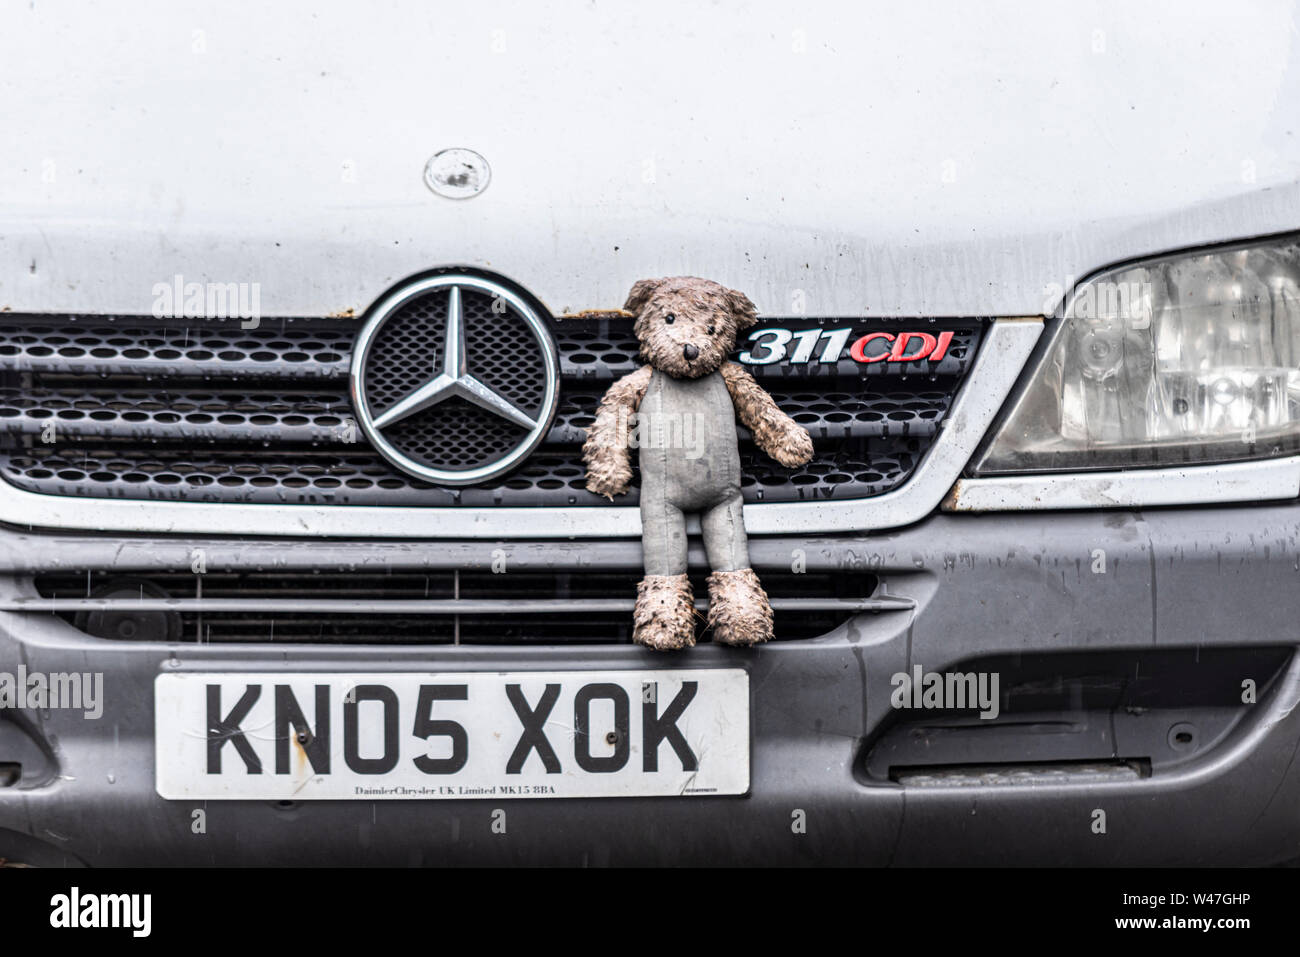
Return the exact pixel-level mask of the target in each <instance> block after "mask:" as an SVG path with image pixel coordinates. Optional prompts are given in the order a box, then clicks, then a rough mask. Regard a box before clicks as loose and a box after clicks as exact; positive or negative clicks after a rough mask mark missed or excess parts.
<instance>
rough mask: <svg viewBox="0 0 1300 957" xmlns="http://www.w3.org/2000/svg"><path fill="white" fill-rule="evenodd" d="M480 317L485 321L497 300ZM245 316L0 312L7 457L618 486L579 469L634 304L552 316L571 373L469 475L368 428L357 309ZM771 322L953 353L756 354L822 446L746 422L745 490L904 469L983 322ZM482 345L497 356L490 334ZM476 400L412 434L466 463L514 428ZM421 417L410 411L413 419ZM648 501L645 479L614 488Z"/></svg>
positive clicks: (480, 490) (263, 488)
mask: <svg viewBox="0 0 1300 957" xmlns="http://www.w3.org/2000/svg"><path fill="white" fill-rule="evenodd" d="M467 321H469V320H467ZM473 321H476V322H478V323H479V324H480V326H481V327H483V328H488V327H490V320H489V318H488V317H486V316H477V317H476V318H475V319H474V320H473ZM240 325H241V324H240V321H239V320H237V319H230V320H219V319H212V320H202V319H153V318H142V317H121V316H93V317H90V316H85V317H82V316H59V317H51V316H23V315H15V314H5V315H3V316H0V423H2V424H3V432H2V433H0V475H2V476H3V477H4V478H5V479H7V480H8V481H9V482H11V483H12V484H14V485H16V486H18V487H19V488H23V489H26V490H28V491H33V492H41V493H46V494H52V495H65V496H83V497H92V498H125V499H141V500H166V501H194V502H241V503H273V504H314V505H322V504H325V505H327V504H338V505H429V506H458V505H463V506H471V507H473V506H478V507H484V506H487V507H490V506H496V505H511V506H573V505H578V506H593V507H599V506H601V505H604V504H607V503H606V501H605V500H604V499H602V498H600V497H598V496H594V495H592V494H590V493H588V492H587V491H586V490H585V488H584V487H583V483H584V469H583V465H582V460H581V443H582V440H583V437H584V435H583V430H584V429H585V428H586V426H588V425H589V424H590V423H591V421H592V417H593V413H594V410H595V406H596V403H597V402H598V401H599V398H600V396H601V394H602V393H603V392H604V390H605V389H606V388H607V387H608V385H609V384H610V382H612V381H613V380H614V379H615V378H617V377H618V376H621V375H624V374H626V373H628V372H631V371H632V370H633V369H635V368H636V366H637V344H636V341H635V339H634V338H633V336H632V332H631V323H630V322H629V321H628V320H621V319H607V318H566V319H561V320H552V321H551V328H552V331H553V335H554V337H555V339H556V343H557V348H558V353H559V363H560V370H561V375H562V381H561V395H560V404H559V409H558V412H557V414H556V417H555V420H554V423H553V425H552V427H551V429H550V432H549V433H548V435H547V436H546V438H545V440H544V441H543V443H542V444H541V445H540V446H539V447H538V449H537V451H535V452H534V453H533V454H532V455H531V456H529V457H528V458H527V459H526V460H525V461H524V462H523V463H522V465H521V466H520V467H519V468H517V469H515V470H514V471H512V472H510V473H508V474H506V475H503V476H500V477H498V478H495V479H492V480H489V481H486V482H484V483H481V484H478V485H474V486H470V487H466V488H459V489H457V488H447V487H442V486H436V485H432V484H430V483H428V482H425V481H422V480H420V479H417V478H413V477H411V476H408V475H406V474H405V473H403V472H401V471H399V470H398V469H396V468H395V467H393V466H392V465H390V464H389V463H388V462H387V460H385V459H384V458H383V457H382V456H381V455H380V454H379V453H378V452H377V451H375V450H374V449H373V448H371V447H370V446H369V444H368V443H367V442H366V440H365V437H364V435H363V434H362V433H361V432H360V430H359V429H358V427H357V425H356V422H355V419H354V416H353V412H352V408H351V404H350V401H349V397H348V391H347V375H348V364H349V359H350V352H351V346H352V341H353V339H354V337H355V335H356V333H357V331H358V329H359V328H360V325H361V323H360V320H356V319H326V318H277V319H264V320H262V322H261V324H260V325H259V327H258V328H255V329H242V328H240ZM763 325H764V326H782V327H785V328H789V329H798V328H810V327H818V326H821V327H824V328H827V329H834V328H844V327H846V326H851V327H852V328H853V336H855V337H856V336H858V335H861V334H864V333H865V332H868V331H880V330H883V331H891V332H902V331H924V332H929V333H931V334H935V333H938V332H940V331H951V332H953V338H952V342H951V345H950V347H949V349H948V352H947V355H946V356H945V357H944V358H943V359H942V360H941V361H940V362H938V363H933V364H931V363H929V362H916V363H908V364H895V363H885V362H880V363H874V364H870V365H862V364H859V363H856V362H854V361H852V360H850V359H845V360H842V361H840V362H838V363H833V362H832V363H820V362H817V361H815V360H814V361H812V362H809V363H805V364H800V365H794V364H788V363H783V364H775V365H755V366H749V367H748V368H749V369H750V371H751V372H752V373H753V374H754V375H755V376H756V377H757V378H758V379H759V380H760V381H761V382H762V383H763V384H764V386H765V387H766V388H767V389H768V390H769V391H770V392H771V393H772V394H773V396H774V397H775V398H776V400H777V402H778V404H780V406H781V407H782V408H783V409H785V410H786V411H787V412H788V413H790V414H791V415H792V416H793V417H794V418H795V419H796V420H797V421H798V422H800V423H801V424H803V425H804V426H805V427H806V428H807V429H808V430H809V432H810V433H811V434H812V436H813V440H814V445H815V449H816V455H815V458H814V459H813V461H812V462H810V463H809V464H808V465H806V466H803V467H801V468H797V469H786V468H782V467H781V466H779V465H777V464H776V463H775V462H773V461H772V460H771V459H769V458H768V457H767V456H766V455H764V454H763V453H761V452H760V451H758V450H757V449H755V448H754V446H753V445H752V443H751V442H750V441H749V440H748V437H747V436H746V435H745V433H744V431H743V430H742V431H741V435H742V443H741V459H742V466H743V468H744V472H745V478H744V487H743V493H744V496H745V500H746V501H747V502H751V503H754V502H797V501H825V500H828V499H846V498H863V497H868V496H873V495H878V494H881V493H883V492H887V491H890V490H891V489H894V488H897V487H898V486H899V485H901V484H902V483H903V482H904V481H906V479H907V478H908V476H909V475H910V474H911V472H912V470H913V469H914V468H915V467H916V464H917V462H918V461H919V460H920V458H921V457H922V456H923V455H924V453H925V452H926V450H927V449H928V448H929V446H930V444H931V443H932V442H933V441H934V439H935V436H936V435H937V433H938V430H939V426H940V423H941V422H942V420H943V418H944V416H945V415H946V414H947V411H948V408H949V406H950V404H951V402H952V400H953V397H954V396H955V394H956V391H957V389H958V387H959V385H960V383H961V380H962V377H963V376H964V375H965V373H966V371H967V369H968V368H969V366H970V364H971V362H972V360H973V358H974V356H975V353H976V350H977V348H978V344H979V339H980V335H981V329H982V326H981V323H980V322H979V321H978V320H880V319H872V320H865V319H858V320H852V319H829V318H828V319H820V320H817V319H812V320H809V319H800V320H797V321H791V320H769V321H768V322H767V323H764V324H763ZM762 327H763V326H760V328H762ZM496 346H497V347H500V348H503V349H505V348H512V346H511V345H510V343H505V344H500V343H498V344H496ZM403 348H405V349H407V350H408V351H409V350H417V351H418V350H419V349H424V351H425V352H428V347H427V344H426V345H425V346H420V345H419V344H416V343H407V344H400V343H397V344H392V345H391V348H390V349H389V351H391V352H393V361H394V362H396V357H397V356H398V355H400V354H401V351H402V349H403ZM494 348H495V347H494ZM435 351H436V345H435ZM420 355H422V356H423V358H424V359H431V358H432V354H429V355H424V353H423V352H422V353H420ZM418 358H419V357H417V359H418ZM471 358H473V357H471ZM479 358H480V360H481V361H480V365H484V364H488V365H490V362H489V359H488V358H487V356H486V354H485V355H484V356H481V357H479ZM484 374H485V375H487V376H489V377H490V376H491V375H493V374H494V373H493V372H492V371H491V369H488V371H486V372H485V373H484ZM496 384H497V385H498V386H500V387H502V388H515V389H516V391H517V392H518V398H519V402H520V403H521V404H524V405H526V404H527V403H528V402H529V401H531V399H530V396H531V395H532V393H531V392H529V391H528V390H529V389H530V388H531V384H529V383H523V382H520V383H516V384H514V385H513V386H511V384H510V382H509V381H508V380H507V379H502V381H501V382H499V383H496ZM390 398H391V397H390ZM452 411H454V410H452ZM461 411H462V412H464V416H463V417H462V418H460V419H458V420H456V421H457V422H458V426H457V428H456V429H453V430H448V429H442V430H440V431H439V432H438V434H436V435H430V436H427V437H425V438H427V441H425V440H424V439H422V437H421V436H420V435H416V436H415V437H414V440H413V441H412V442H408V443H407V444H408V447H411V448H418V449H423V450H424V453H423V454H426V455H428V456H430V457H433V458H436V457H438V456H443V457H444V461H446V458H445V457H446V456H451V457H452V458H453V459H455V461H456V462H458V463H459V464H458V465H457V466H456V467H464V468H468V467H473V466H474V465H475V464H477V463H478V462H480V461H481V460H482V459H483V457H484V456H490V455H491V454H493V452H494V450H497V449H498V446H500V445H501V444H502V443H503V442H504V443H508V442H510V441H513V440H515V439H517V436H515V435H514V434H513V433H510V432H509V429H505V430H502V428H501V426H500V425H499V423H500V420H494V422H493V423H491V424H489V423H488V422H487V421H479V419H478V418H477V416H478V412H477V410H474V409H472V407H468V406H467V407H466V408H465V409H463V410H461ZM421 427H422V426H421V425H420V423H419V421H417V420H412V426H411V428H412V429H417V430H418V429H419V428H421ZM493 430H496V431H493ZM496 432H501V433H502V434H501V435H497V434H496ZM407 438H410V437H409V436H408V437H407ZM456 456H459V458H456ZM634 459H635V457H634ZM636 501H637V496H636V491H635V489H634V490H633V492H632V493H631V494H630V495H628V496H627V497H624V498H620V499H619V500H618V504H634V503H635V502H636Z"/></svg>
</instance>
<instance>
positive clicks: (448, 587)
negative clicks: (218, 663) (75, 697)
mask: <svg viewBox="0 0 1300 957" xmlns="http://www.w3.org/2000/svg"><path fill="white" fill-rule="evenodd" d="M759 574H760V576H761V577H762V580H763V584H764V587H765V588H766V589H767V591H768V594H769V596H770V598H771V601H772V605H773V609H774V612H775V617H776V637H777V639H778V640H791V639H804V638H812V637H817V636H819V635H823V634H826V633H827V632H830V631H833V630H834V629H835V628H837V627H839V626H840V625H842V624H844V623H845V622H846V621H848V620H849V619H851V618H852V617H853V616H854V615H858V614H862V613H866V612H881V611H894V610H904V609H907V608H911V607H912V604H913V603H912V602H911V600H910V599H905V598H894V597H890V596H876V595H874V592H875V590H876V587H877V584H878V582H877V580H876V579H875V578H874V577H872V576H870V575H862V574H846V573H843V572H835V573H802V574H797V575H796V574H791V573H790V572H788V571H786V572H784V573H782V572H780V571H778V570H762V569H760V571H759ZM639 578H640V575H639V573H635V572H630V571H629V572H593V571H589V570H582V571H573V572H561V573H544V572H518V571H512V572H510V573H508V574H505V575H494V574H492V573H490V572H486V573H485V572H455V571H439V572H433V573H430V574H411V573H392V574H386V573H360V574H357V573H350V572H349V573H342V572H324V573H318V574H317V573H281V572H272V573H262V572H246V573H241V572H221V573H208V574H204V575H192V574H182V573H149V574H148V575H147V577H141V578H131V577H123V576H121V575H117V574H112V575H110V574H108V573H103V572H87V573H84V574H54V575H42V576H38V577H37V579H36V590H37V594H38V596H39V597H31V598H17V599H10V600H8V601H3V602H0V607H2V608H3V609H4V610H11V611H25V612H33V613H36V612H47V613H48V612H53V613H55V614H58V615H59V616H60V617H62V618H63V619H64V620H65V621H67V622H69V623H70V624H73V625H74V626H76V627H77V628H79V629H80V630H82V631H85V632H87V633H89V634H93V635H96V636H97V637H101V638H109V639H115V640H160V641H186V642H204V643H222V642H236V643H247V642H257V643H263V642H285V643H354V642H355V643H378V644H393V643H401V644H593V643H601V644H610V643H615V644H617V643H627V642H630V641H631V640H632V635H631V630H632V617H631V610H632V605H633V602H634V598H635V595H636V583H637V580H638V579H639ZM693 578H694V576H693ZM694 585H695V594H696V595H697V596H699V597H698V601H697V605H698V606H700V610H701V613H700V615H699V622H698V624H699V628H698V629H697V640H699V641H708V640H709V634H708V630H707V629H706V628H705V627H704V616H703V607H704V605H705V598H706V596H707V595H708V591H707V588H706V586H705V582H704V579H703V577H702V576H700V577H699V578H698V580H696V581H694Z"/></svg>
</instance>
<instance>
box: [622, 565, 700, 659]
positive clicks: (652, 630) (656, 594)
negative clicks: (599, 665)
mask: <svg viewBox="0 0 1300 957" xmlns="http://www.w3.org/2000/svg"><path fill="white" fill-rule="evenodd" d="M632 621H633V624H634V626H635V627H634V628H633V631H632V640H633V641H634V642H636V643H637V644H638V645H645V646H646V647H647V648H653V649H655V650H656V651H676V650H678V649H680V648H689V647H691V646H692V645H694V644H695V597H694V595H693V594H692V593H691V582H690V579H688V578H687V577H686V576H685V575H646V576H645V578H643V579H641V581H640V582H639V583H638V584H637V586H636V608H635V610H634V611H633V612H632Z"/></svg>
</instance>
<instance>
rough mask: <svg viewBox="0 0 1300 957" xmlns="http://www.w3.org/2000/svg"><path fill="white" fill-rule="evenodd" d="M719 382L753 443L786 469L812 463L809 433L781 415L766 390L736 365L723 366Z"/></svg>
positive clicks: (733, 363) (778, 407) (732, 363)
mask: <svg viewBox="0 0 1300 957" xmlns="http://www.w3.org/2000/svg"><path fill="white" fill-rule="evenodd" d="M722 380H723V381H724V382H725V383H726V384H727V391H728V392H729V393H730V394H731V402H732V404H733V405H734V406H735V407H736V415H737V416H738V417H739V419H740V422H741V424H742V425H743V426H745V428H747V429H749V431H751V432H753V433H754V442H755V444H757V445H758V447H759V448H760V449H762V450H763V451H764V452H766V453H767V454H768V455H770V456H772V458H774V459H775V460H776V461H777V462H779V463H780V464H781V465H784V466H785V467H786V468H795V467H796V466H799V465H807V464H808V462H809V461H811V460H812V455H813V444H812V437H811V436H810V435H809V434H808V430H807V429H805V428H804V427H803V426H802V425H800V424H799V423H798V422H796V421H795V420H794V419H792V418H790V416H788V415H786V414H785V413H784V412H782V411H781V407H780V406H779V405H777V404H776V400H775V399H773V398H772V397H771V396H770V395H768V392H767V390H766V389H764V388H763V387H762V386H761V385H759V384H758V382H757V381H756V380H755V379H754V377H753V376H752V375H750V374H749V373H748V372H747V371H745V369H744V368H743V367H741V366H740V365H738V364H737V363H735V362H727V363H724V364H723V366H722Z"/></svg>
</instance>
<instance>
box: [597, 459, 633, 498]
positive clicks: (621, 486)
mask: <svg viewBox="0 0 1300 957" xmlns="http://www.w3.org/2000/svg"><path fill="white" fill-rule="evenodd" d="M631 487H632V466H631V465H630V464H628V463H627V462H626V461H623V462H602V461H600V460H599V459H597V460H595V461H593V462H590V463H588V465H587V491H588V492H594V493H595V494H597V495H603V496H605V498H607V499H609V500H610V501H613V500H614V496H615V495H623V494H626V492H627V490H628V489H629V488H631Z"/></svg>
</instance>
